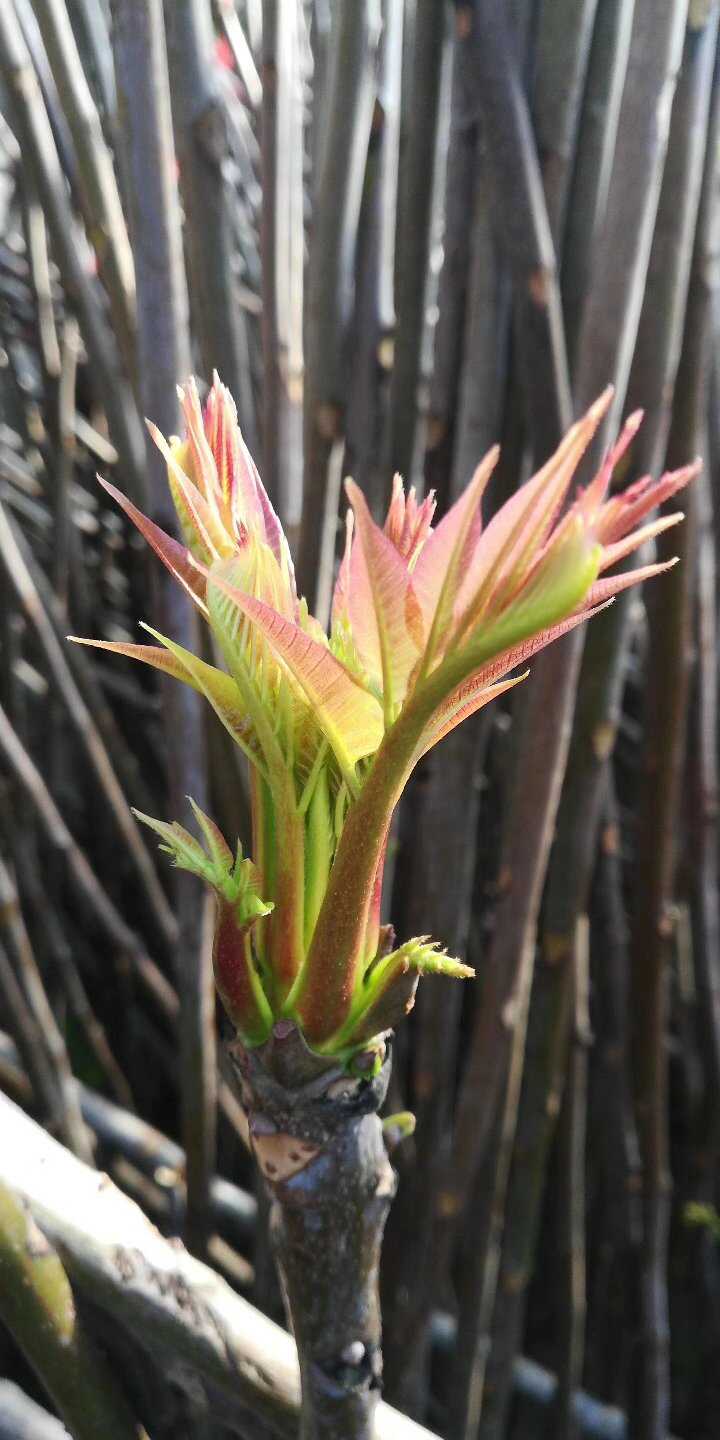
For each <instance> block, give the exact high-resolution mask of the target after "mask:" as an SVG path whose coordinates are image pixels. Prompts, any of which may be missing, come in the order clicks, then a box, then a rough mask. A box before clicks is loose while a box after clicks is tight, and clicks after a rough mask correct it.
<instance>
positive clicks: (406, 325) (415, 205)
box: [385, 5, 446, 482]
mask: <svg viewBox="0 0 720 1440" xmlns="http://www.w3.org/2000/svg"><path fill="white" fill-rule="evenodd" d="M445 20H446V17H445V7H444V6H443V5H420V6H418V8H417V13H416V16H415V26H414V33H413V69H412V78H411V81H410V84H411V90H412V96H413V107H414V108H413V125H412V127H411V128H410V130H409V134H408V137H407V147H406V150H405V152H404V154H403V159H402V168H401V178H400V183H401V187H402V196H401V199H400V212H399V227H398V236H397V271H396V273H397V277H398V290H397V331H396V335H395V346H394V357H393V369H392V377H391V381H390V398H389V405H388V428H387V437H386V447H385V448H386V457H387V471H388V474H392V473H393V472H394V471H399V472H400V473H401V474H402V475H404V476H405V477H406V479H407V480H408V482H409V481H410V480H411V478H412V474H413V460H414V457H415V449H416V437H417V415H418V393H417V392H418V384H419V380H420V360H421V354H422V341H423V332H424V328H425V304H426V294H427V278H428V259H429V254H430V231H431V219H432V204H433V180H434V175H433V167H434V164H435V152H436V131H437V124H438V108H439V98H440V80H441V73H442V60H443V49H444V46H445V39H446V25H445Z"/></svg>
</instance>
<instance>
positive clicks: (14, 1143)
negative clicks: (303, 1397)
mask: <svg viewBox="0 0 720 1440" xmlns="http://www.w3.org/2000/svg"><path fill="white" fill-rule="evenodd" d="M0 1128H1V1129H2V1135H3V1141H4V1143H3V1147H2V1153H1V1154H0V1181H2V1182H4V1183H5V1184H8V1185H9V1186H11V1187H12V1188H13V1189H14V1190H15V1191H17V1193H18V1194H19V1195H20V1196H22V1197H23V1198H24V1199H25V1200H26V1201H27V1202H28V1204H29V1205H30V1206H31V1207H32V1209H33V1213H34V1214H35V1215H36V1217H37V1219H38V1222H39V1223H40V1224H41V1225H42V1228H43V1230H44V1232H45V1233H46V1234H47V1235H48V1237H49V1239H50V1240H51V1242H52V1243H53V1244H54V1245H56V1246H57V1247H58V1249H59V1250H60V1252H61V1253H62V1257H63V1262H64V1264H65V1266H66V1268H67V1270H68V1272H69V1273H70V1275H71V1277H72V1279H73V1282H74V1283H75V1284H76V1285H77V1287H78V1289H79V1291H80V1292H81V1293H85V1294H87V1295H88V1297H90V1298H92V1299H93V1300H94V1301H95V1302H96V1303H97V1304H98V1305H99V1306H100V1307H101V1308H102V1309H103V1310H105V1311H106V1312H107V1313H108V1314H110V1315H112V1316H114V1317H115V1318H116V1319H117V1320H118V1321H119V1322H120V1324H122V1325H123V1326H125V1327H127V1328H135V1329H140V1330H141V1333H142V1336H143V1343H145V1344H147V1346H148V1348H149V1349H150V1350H151V1351H152V1353H153V1354H154V1355H156V1356H157V1357H158V1359H159V1360H161V1361H162V1362H163V1363H164V1364H165V1366H166V1368H167V1366H168V1364H170V1366H171V1369H172V1373H173V1374H174V1375H175V1376H176V1377H178V1378H180V1377H181V1376H182V1375H183V1374H185V1375H192V1376H193V1377H195V1380H196V1382H197V1391H196V1393H198V1395H203V1394H204V1396H205V1399H206V1402H207V1405H208V1407H210V1406H211V1405H212V1408H213V1416H214V1418H215V1419H218V1420H220V1419H221V1420H222V1423H223V1424H224V1425H226V1426H227V1427H228V1428H229V1429H231V1430H232V1431H235V1432H238V1431H239V1432H240V1433H241V1434H242V1433H243V1432H245V1433H247V1426H248V1413H250V1414H251V1415H252V1416H254V1417H257V1420H258V1423H260V1422H264V1423H265V1425H266V1426H267V1431H268V1433H269V1434H271V1435H276V1436H280V1437H284V1436H286V1437H288V1440H291V1437H292V1440H294V1437H295V1436H296V1434H297V1424H298V1411H299V1400H300V1384H299V1374H298V1367H297V1361H296V1358H295V1346H294V1344H293V1341H292V1340H291V1338H290V1336H289V1335H287V1334H286V1333H285V1332H284V1331H283V1330H281V1329H280V1327H279V1326H277V1325H275V1324H273V1322H272V1321H271V1320H268V1319H267V1318H266V1317H265V1316H264V1315H261V1314H260V1313H259V1312H258V1311H257V1310H255V1309H254V1308H253V1307H252V1306H251V1305H249V1304H248V1303H247V1302H246V1301H245V1300H242V1299H241V1298H240V1296H238V1295H236V1294H235V1293H234V1291H232V1290H231V1289H230V1287H229V1285H227V1284H226V1283H225V1281H223V1280H221V1279H220V1278H219V1276H217V1275H216V1274H215V1273H214V1272H213V1271H212V1270H210V1269H209V1268H208V1267H207V1266H206V1265H203V1264H202V1263H201V1262H200V1261H199V1260H196V1259H195V1258H194V1257H193V1256H191V1255H188V1254H187V1252H186V1251H185V1250H184V1249H183V1247H182V1246H181V1245H179V1244H178V1243H177V1242H173V1243H170V1242H169V1241H168V1240H165V1239H163V1237H162V1236H161V1235H160V1234H159V1233H158V1231H157V1230H156V1229H155V1227H154V1226H153V1225H151V1223H150V1221H149V1220H147V1219H146V1218H145V1216H144V1215H143V1213H142V1211H141V1210H139V1209H138V1207H137V1205H135V1204H134V1202H133V1201H132V1200H129V1199H128V1198H127V1197H126V1196H124V1195H122V1194H121V1192H120V1191H119V1190H117V1189H116V1188H115V1186H114V1185H113V1184H112V1182H111V1181H110V1180H109V1179H108V1177H107V1176H106V1175H100V1174H98V1173H97V1172H96V1171H94V1170H91V1169H90V1168H89V1167H88V1166H86V1165H83V1164H82V1163H81V1162H80V1161H78V1160H76V1159H75V1157H74V1156H72V1155H71V1154H70V1153H69V1151H67V1150H64V1149H63V1147H62V1146H61V1145H58V1144H57V1142H56V1141H54V1140H51V1139H50V1137H49V1136H48V1135H47V1134H46V1133H45V1132H44V1131H43V1130H41V1129H40V1127H39V1126H37V1125H35V1124H34V1122H33V1121H32V1120H29V1119H28V1117H27V1116H26V1115H24V1114H23V1112H22V1111H21V1110H19V1109H18V1108H17V1107H16V1106H15V1105H13V1104H12V1103H11V1101H9V1100H7V1099H6V1098H5V1097H4V1096H0ZM374 1440H434V1437H433V1436H432V1434H431V1432H430V1431H428V1430H425V1429H424V1428H423V1427H422V1426H420V1425H415V1424H414V1423H413V1422H412V1421H411V1420H408V1419H406V1418H405V1416H403V1415H400V1414H398V1412H397V1411H394V1410H391V1409H390V1407H389V1406H387V1405H383V1404H382V1403H381V1404H380V1405H379V1406H378V1409H377V1412H376V1421H375V1432H374Z"/></svg>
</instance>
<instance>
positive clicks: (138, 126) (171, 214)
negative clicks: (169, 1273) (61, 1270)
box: [113, 0, 214, 1251]
mask: <svg viewBox="0 0 720 1440" xmlns="http://www.w3.org/2000/svg"><path fill="white" fill-rule="evenodd" d="M113 21H114V24H113V45H114V55H115V74H116V83H117V90H118V106H119V118H120V130H121V135H122V142H123V146H124V151H125V157H126V173H127V175H128V178H129V181H130V185H131V189H130V196H129V201H130V230H131V235H132V238H133V246H134V251H135V259H136V278H137V292H138V320H139V330H138V353H139V374H140V393H141V396H142V402H143V409H144V410H145V413H146V414H148V415H151V416H152V417H153V419H154V420H155V421H156V423H157V424H158V425H159V426H160V428H161V430H163V431H164V433H165V434H169V433H173V432H175V431H177V430H178V428H179V415H178V400H177V394H176V389H175V387H176V384H177V382H178V381H181V380H184V379H186V377H187V374H188V371H189V368H190V340H189V334H188V309H187V288H186V281H185V273H184V268H183V257H182V238H181V233H180V211H179V202H178V194H177V189H176V187H175V177H174V174H173V166H174V147H173V138H172V123H171V112H170V93H169V83H168V68H167V55H166V51H165V36H164V33H163V20H162V5H161V0H116V3H115V4H114V7H113ZM148 466H149V473H150V489H151V495H152V502H153V503H152V512H153V515H154V517H156V518H157V519H159V520H160V523H161V524H163V525H164V526H165V528H170V529H173V528H176V527H177V520H176V517H175V515H174V512H173V508H172V504H171V501H170V496H169V493H168V487H167V479H166V475H165V467H164V464H163V462H162V460H161V458H160V456H159V454H158V453H157V452H155V450H154V447H153V446H150V445H149V446H148ZM159 609H160V619H161V624H162V628H163V629H164V630H166V631H167V632H168V633H169V634H171V635H173V636H174V637H175V638H176V639H178V640H179V641H180V642H181V643H182V644H184V645H186V646H187V647H188V648H189V649H197V640H198V636H197V625H196V617H195V615H194V612H193V611H192V609H191V607H190V605H189V603H188V601H187V599H186V597H185V596H184V595H183V594H182V593H181V592H180V591H179V589H178V587H177V586H176V585H175V584H174V583H173V582H172V581H171V580H170V579H169V577H166V576H165V573H164V572H163V576H162V580H161V588H160V596H159ZM162 693H163V701H164V718H165V723H166V737H167V755H168V779H169V789H170V803H171V805H172V807H173V810H174V811H175V813H176V814H180V815H181V814H183V812H184V809H185V805H186V803H187V801H186V799H185V797H186V796H187V795H188V794H190V795H192V796H193V798H194V799H195V800H196V801H197V803H198V804H199V805H200V806H203V805H204V804H205V803H206V802H205V790H206V776H205V736H204V726H203V717H202V713H201V710H200V704H199V699H198V696H197V695H195V694H194V693H192V692H190V691H188V690H187V687H186V686H184V685H183V686H177V685H174V684H173V683H172V682H169V683H168V684H167V685H166V687H165V688H164V689H163V692H162ZM175 896H176V904H177V913H178V924H179V931H180V939H179V946H178V955H177V975H178V988H179V991H180V1063H181V1095H182V1133H183V1143H184V1146H185V1150H186V1154H187V1185H188V1204H187V1216H186V1224H187V1230H186V1233H187V1239H188V1244H189V1245H190V1246H191V1247H192V1248H193V1249H195V1250H198V1251H202V1250H203V1249H204V1247H205V1245H206V1243H207V1236H208V1225H209V1214H208V1204H209V1202H208V1191H209V1179H210V1171H211V1168H212V1156H211V1151H212V1148H213V1141H212V1137H211V1135H210V1134H209V1131H208V1127H209V1125H210V1123H211V1116H212V1114H213V1104H212V1096H211V1094H210V1093H209V1091H208V1084H209V1070H208V1064H207V1056H208V1053H211V1051H209V1047H211V1046H212V1043H213V1042H212V1024H213V1017H212V1015H209V1014H208V1004H207V995H206V990H205V971H204V967H203V965H202V964H201V963H200V960H199V957H200V954H201V950H202V945H203V921H202V917H203V909H202V907H201V906H200V905H199V904H198V894H197V886H196V883H195V882H194V881H193V879H192V877H189V876H187V875H184V876H181V875H180V873H179V872H178V878H177V881H176V890H175ZM213 1123H214V1122H213Z"/></svg>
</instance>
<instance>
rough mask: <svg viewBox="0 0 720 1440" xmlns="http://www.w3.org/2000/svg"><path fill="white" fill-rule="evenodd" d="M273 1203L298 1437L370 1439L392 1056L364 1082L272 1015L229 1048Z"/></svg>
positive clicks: (377, 1374) (378, 1364) (377, 1377)
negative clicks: (383, 1109)
mask: <svg viewBox="0 0 720 1440" xmlns="http://www.w3.org/2000/svg"><path fill="white" fill-rule="evenodd" d="M229 1053H230V1058H231V1061H232V1063H233V1066H234V1068H235V1071H236V1074H237V1076H238V1080H239V1085H240V1091H241V1095H242V1100H243V1104H244V1106H245V1108H246V1110H247V1113H248V1119H249V1128H250V1136H251V1140H252V1146H253V1150H254V1152H255V1155H256V1158H257V1161H258V1164H259V1166H260V1170H261V1172H262V1174H263V1177H264V1180H265V1184H266V1186H267V1189H268V1193H269V1195H270V1198H271V1201H272V1211H271V1232H272V1239H273V1245H274V1248H275V1253H276V1256H277V1260H278V1264H279V1267H280V1272H281V1276H282V1281H283V1286H284V1291H285V1300H286V1305H287V1308H288V1312H289V1315H290V1319H291V1322H292V1326H293V1332H294V1334H295V1339H296V1342H297V1347H298V1355H299V1359H300V1370H301V1380H302V1389H303V1429H302V1437H303V1440H310V1437H313V1440H340V1437H342V1440H370V1437H371V1435H372V1429H373V1414H374V1410H375V1406H376V1403H377V1401H378V1399H379V1396H380V1385H381V1374H382V1356H381V1330H380V1303H379V1295H378V1268H379V1261H380V1247H381V1244H382V1236H383V1230H384V1228H385V1220H386V1218H387V1214H388V1210H389V1208H390V1203H391V1201H392V1198H393V1195H394V1193H395V1183H396V1182H395V1175H394V1172H393V1170H392V1167H391V1165H390V1163H389V1160H388V1158H387V1152H386V1148H385V1144H384V1140H383V1134H382V1125H381V1122H380V1120H379V1118H378V1110H379V1108H380V1106H381V1105H382V1102H383V1100H384V1098H385V1094H386V1091H387V1085H388V1080H389V1073H390V1059H389V1056H387V1057H386V1058H385V1059H384V1062H383V1064H382V1068H381V1069H380V1071H379V1072H378V1073H377V1074H376V1075H374V1076H372V1078H369V1079H359V1078H356V1077H353V1076H350V1075H348V1074H347V1073H345V1072H344V1071H343V1070H342V1069H341V1068H340V1067H339V1066H335V1065H332V1064H330V1065H328V1062H327V1061H326V1060H325V1061H320V1060H319V1058H318V1057H316V1056H314V1055H313V1054H312V1052H310V1051H309V1050H308V1049H307V1046H306V1045H305V1042H304V1040H303V1039H302V1036H301V1035H300V1032H299V1031H298V1030H297V1028H296V1027H295V1026H294V1025H292V1024H291V1023H289V1022H280V1023H279V1024H278V1025H276V1026H275V1027H274V1031H273V1035H272V1037H271V1039H270V1040H269V1041H268V1042H267V1044H266V1045H264V1046H260V1047H258V1048H257V1049H256V1050H253V1051H247V1050H244V1049H243V1048H242V1047H241V1046H240V1045H239V1044H238V1043H237V1042H236V1043H233V1044H231V1045H230V1047H229Z"/></svg>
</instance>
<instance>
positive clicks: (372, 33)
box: [298, 0, 381, 602]
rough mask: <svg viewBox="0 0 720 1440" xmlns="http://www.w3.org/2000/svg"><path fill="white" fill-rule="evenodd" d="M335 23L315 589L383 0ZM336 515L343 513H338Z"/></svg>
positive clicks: (325, 146) (308, 579)
mask: <svg viewBox="0 0 720 1440" xmlns="http://www.w3.org/2000/svg"><path fill="white" fill-rule="evenodd" d="M336 21H337V23H336V24H335V25H334V26H333V31H332V37H331V47H332V53H331V56H330V61H329V74H328V78H327V90H328V94H327V101H326V115H325V119H324V124H323V132H322V143H321V149H320V155H319V157H318V174H317V181H316V188H315V196H314V207H313V219H314V223H313V233H312V236H311V242H310V255H309V260H308V293H307V320H306V328H307V352H306V370H305V395H304V400H305V407H304V408H305V414H304V429H305V469H304V478H303V516H302V525H301V530H300V540H299V547H298V582H299V586H300V590H301V591H302V593H304V594H305V595H307V597H308V601H309V602H311V601H312V600H313V599H314V597H315V594H316V589H317V582H318V573H319V561H320V546H321V523H320V522H321V517H322V515H323V513H324V510H325V499H326V490H327V484H328V462H329V460H330V454H331V451H332V447H333V442H334V440H336V439H337V438H338V437H339V436H340V435H341V434H342V426H343V410H344V405H345V380H346V365H347V357H346V354H345V344H346V340H347V326H348V320H349V316H350V309H351V305H352V297H353V285H354V261H355V246H356V242H357V229H358V218H359V215H360V201H361V197H362V187H363V181H364V178H365V166H366V161H367V149H368V141H369V138H370V126H371V123H372V112H373V104H374V100H375V61H376V56H377V50H378V45H379V41H380V28H381V24H380V21H381V16H380V4H379V0H359V3H358V4H357V5H348V6H343V7H342V9H341V10H339V11H338V14H337V17H336ZM331 518H332V520H333V521H334V518H335V516H334V515H333V516H332V517H331Z"/></svg>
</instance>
